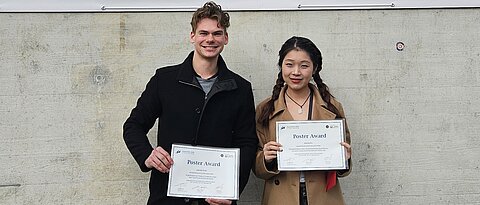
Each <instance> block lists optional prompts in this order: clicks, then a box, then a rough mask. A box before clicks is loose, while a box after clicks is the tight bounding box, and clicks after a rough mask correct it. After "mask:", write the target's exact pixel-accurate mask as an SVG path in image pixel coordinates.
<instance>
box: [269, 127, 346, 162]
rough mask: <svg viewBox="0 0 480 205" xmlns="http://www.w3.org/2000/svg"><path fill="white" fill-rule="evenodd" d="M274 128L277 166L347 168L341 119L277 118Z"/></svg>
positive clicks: (343, 129) (343, 128)
mask: <svg viewBox="0 0 480 205" xmlns="http://www.w3.org/2000/svg"><path fill="white" fill-rule="evenodd" d="M276 131H277V132H276V133H277V134H276V137H277V142H278V143H280V144H281V145H282V151H281V152H278V153H277V157H278V158H277V160H278V170H280V171H306V170H340V169H348V163H347V160H346V158H345V152H346V150H345V148H344V147H343V146H342V145H341V144H340V142H344V141H345V123H344V120H315V121H280V122H277V124H276Z"/></svg>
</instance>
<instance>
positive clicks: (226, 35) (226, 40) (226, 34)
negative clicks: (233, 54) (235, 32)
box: [225, 31, 228, 45]
mask: <svg viewBox="0 0 480 205" xmlns="http://www.w3.org/2000/svg"><path fill="white" fill-rule="evenodd" d="M227 44H228V33H227V32H226V31H225V45H227Z"/></svg>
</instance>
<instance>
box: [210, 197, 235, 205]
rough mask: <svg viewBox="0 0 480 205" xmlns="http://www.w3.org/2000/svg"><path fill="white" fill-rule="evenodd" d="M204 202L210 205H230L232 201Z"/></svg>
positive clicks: (211, 200)
mask: <svg viewBox="0 0 480 205" xmlns="http://www.w3.org/2000/svg"><path fill="white" fill-rule="evenodd" d="M205 201H206V202H208V203H209V204H210V205H230V204H232V201H230V200H228V199H211V198H209V199H205Z"/></svg>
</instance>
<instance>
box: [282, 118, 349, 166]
mask: <svg viewBox="0 0 480 205" xmlns="http://www.w3.org/2000/svg"><path fill="white" fill-rule="evenodd" d="M317 123H318V124H327V123H332V124H338V125H339V126H340V130H341V135H342V136H341V140H342V142H345V140H346V139H345V138H346V130H345V119H337V120H294V121H277V122H276V127H275V128H276V129H275V138H276V141H277V142H279V135H278V133H279V127H280V126H279V125H282V124H289V125H295V124H317ZM342 148H343V149H342V160H343V161H344V166H342V167H296V168H292V167H285V165H284V166H283V167H282V165H281V163H280V154H277V157H278V158H277V160H278V161H277V165H278V170H279V171H309V170H343V169H348V162H347V160H346V159H345V152H346V150H345V147H342Z"/></svg>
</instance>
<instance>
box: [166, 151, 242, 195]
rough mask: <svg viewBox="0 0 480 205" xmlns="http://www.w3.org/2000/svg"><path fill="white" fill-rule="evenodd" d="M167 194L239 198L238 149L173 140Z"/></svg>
mask: <svg viewBox="0 0 480 205" xmlns="http://www.w3.org/2000/svg"><path fill="white" fill-rule="evenodd" d="M170 155H171V157H172V159H173V165H172V167H171V168H170V173H169V176H168V177H169V181H168V188H167V196H174V197H187V198H217V199H233V200H238V198H239V187H238V184H239V168H240V166H239V163H240V149H238V148H216V147H202V146H190V145H179V144H173V145H172V151H171V154H170Z"/></svg>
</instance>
